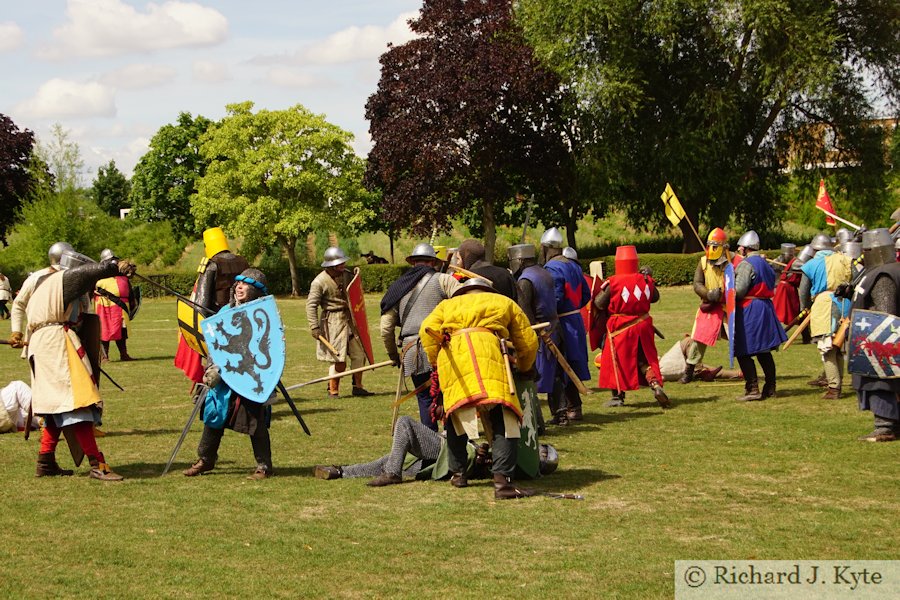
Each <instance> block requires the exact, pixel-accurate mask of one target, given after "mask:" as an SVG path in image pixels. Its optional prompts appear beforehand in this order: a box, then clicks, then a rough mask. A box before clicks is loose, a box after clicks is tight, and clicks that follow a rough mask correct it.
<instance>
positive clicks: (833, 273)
mask: <svg viewBox="0 0 900 600" xmlns="http://www.w3.org/2000/svg"><path fill="white" fill-rule="evenodd" d="M825 279H826V282H827V283H826V285H827V286H828V289H827V290H825V291H824V292H821V293H819V294H816V297H815V299H814V300H813V303H812V307H811V308H810V315H811V316H810V319H809V333H810V334H811V335H812V336H813V337H818V336H820V335H831V334H833V333H834V329H833V328H832V322H831V304H832V303H831V299H832V297H833V296H834V290H836V289H837V287H838V286H839V285H840V284H841V283H844V282H849V281H850V257H848V256H846V255H844V254H839V253H837V252H836V253H834V254H831V255H829V256H826V257H825Z"/></svg>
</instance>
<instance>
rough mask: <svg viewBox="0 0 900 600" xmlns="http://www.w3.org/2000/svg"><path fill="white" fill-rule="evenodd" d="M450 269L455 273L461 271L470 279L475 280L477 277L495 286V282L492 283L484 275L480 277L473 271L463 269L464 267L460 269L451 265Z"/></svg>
mask: <svg viewBox="0 0 900 600" xmlns="http://www.w3.org/2000/svg"><path fill="white" fill-rule="evenodd" d="M448 269H453V270H454V271H459V272H460V273H462V274H463V275H465V276H466V277H468V278H469V279H474V278H476V277H477V278H478V279H484V280H485V281H487V282H488V283H489V284H491V285H494V282H493V281H491V280H490V279H488V278H487V277H485V276H484V275H479V274H478V273H473V272H472V271H469V270H468V269H463V268H462V267H458V266H456V265H450V266H449V267H448Z"/></svg>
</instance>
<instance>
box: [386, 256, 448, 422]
mask: <svg viewBox="0 0 900 600" xmlns="http://www.w3.org/2000/svg"><path fill="white" fill-rule="evenodd" d="M406 262H407V263H409V264H410V265H412V269H410V270H409V271H407V272H406V273H404V274H403V275H401V276H400V278H399V279H397V281H395V282H394V283H392V284H391V287H389V288H388V290H387V292H386V293H385V295H384V298H382V299H381V323H380V329H381V341H382V343H383V344H384V348H385V350H387V354H388V357H390V359H391V360H392V361H394V363H395V364H396V365H397V366H398V367H400V368H401V369H402V370H403V375H404V376H409V377H410V378H411V379H412V382H413V385H414V386H415V388H419V387H422V385H423V384H425V383H426V382H428V381H429V380H430V379H431V364H430V363H429V362H428V357H427V356H425V351H424V350H423V349H422V342H421V340H420V339H419V326H420V325H421V324H422V321H424V320H425V317H427V316H428V315H430V314H431V311H433V310H434V307H436V306H437V305H438V304H440V302H441V301H442V300H446V299H447V298H449V297H450V296H452V295H453V292H455V291H456V289H457V288H458V287H459V285H460V284H459V281H457V279H456V278H455V277H453V276H451V275H448V274H446V273H439V272H438V271H437V269H436V267H437V265H438V264H439V263H440V259H439V258H438V256H437V253H436V252H435V250H434V248H433V247H432V246H431V245H430V244H425V243H422V244H418V245H417V246H416V247H415V248H413V251H412V254H410V255H409V256H407V257H406ZM398 327H399V328H400V335H399V344H398V339H397V338H396V337H395V330H396V329H397V328H398ZM416 399H417V400H418V403H419V419H420V420H421V422H422V423H423V424H424V425H425V426H426V427H428V428H430V429H432V430H434V431H437V429H438V426H437V423H436V422H435V421H434V419H433V418H432V416H431V412H430V410H429V409H430V407H431V400H432V398H431V394H430V393H429V390H428V388H427V387H425V388H424V389H422V390H421V391H419V392H418V393H417V394H416Z"/></svg>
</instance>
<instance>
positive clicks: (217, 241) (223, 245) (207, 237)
mask: <svg viewBox="0 0 900 600" xmlns="http://www.w3.org/2000/svg"><path fill="white" fill-rule="evenodd" d="M203 246H204V247H205V248H206V258H212V257H213V256H215V255H216V254H218V253H219V252H223V251H225V250H228V240H227V239H225V232H224V231H222V228H221V227H210V228H209V229H207V230H206V231H204V232H203Z"/></svg>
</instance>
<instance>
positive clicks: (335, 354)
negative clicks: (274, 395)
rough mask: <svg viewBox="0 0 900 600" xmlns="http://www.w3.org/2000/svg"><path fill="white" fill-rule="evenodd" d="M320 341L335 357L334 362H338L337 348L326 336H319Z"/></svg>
mask: <svg viewBox="0 0 900 600" xmlns="http://www.w3.org/2000/svg"><path fill="white" fill-rule="evenodd" d="M319 341H320V342H322V345H323V346H325V349H326V350H328V352H329V353H331V356H333V357H334V360H337V357H338V352H337V348H335V347H334V346H332V345H331V344H330V343H329V342H328V340H327V339H326V338H325V336H324V335H320V336H319ZM288 389H290V388H288Z"/></svg>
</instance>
